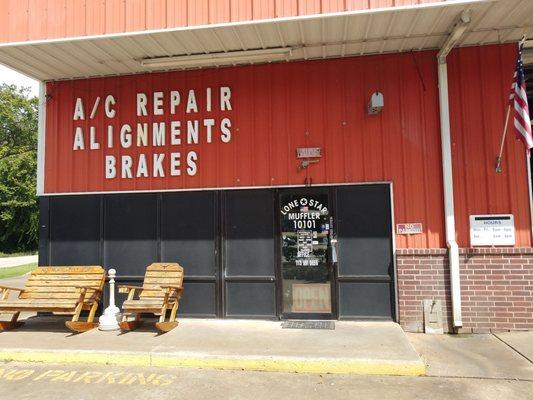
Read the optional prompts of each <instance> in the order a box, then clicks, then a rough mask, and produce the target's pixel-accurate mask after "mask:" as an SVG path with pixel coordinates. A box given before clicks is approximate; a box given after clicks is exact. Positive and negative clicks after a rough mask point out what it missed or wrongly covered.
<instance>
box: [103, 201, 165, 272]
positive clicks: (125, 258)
mask: <svg viewBox="0 0 533 400" xmlns="http://www.w3.org/2000/svg"><path fill="white" fill-rule="evenodd" d="M104 199H105V232H104V237H105V242H104V263H105V265H106V267H107V268H116V269H117V273H118V274H119V275H128V276H131V275H140V276H144V273H145V270H146V267H147V266H148V265H149V264H151V263H153V262H157V261H158V245H157V240H158V238H157V236H158V230H157V222H158V221H157V195H148V194H135V195H109V196H105V197H104Z"/></svg>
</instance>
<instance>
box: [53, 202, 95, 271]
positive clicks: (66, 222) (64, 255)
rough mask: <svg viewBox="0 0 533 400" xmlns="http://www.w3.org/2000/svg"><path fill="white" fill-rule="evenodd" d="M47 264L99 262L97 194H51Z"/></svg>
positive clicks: (87, 263) (89, 263)
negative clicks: (48, 256) (61, 195)
mask: <svg viewBox="0 0 533 400" xmlns="http://www.w3.org/2000/svg"><path fill="white" fill-rule="evenodd" d="M49 202H50V206H49V207H50V211H49V212H50V227H49V228H50V243H49V246H50V248H49V252H50V259H49V260H48V264H50V265H99V264H100V263H101V258H100V207H101V202H100V197H99V196H65V197H51V198H50V199H49Z"/></svg>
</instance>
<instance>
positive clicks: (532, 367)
mask: <svg viewBox="0 0 533 400" xmlns="http://www.w3.org/2000/svg"><path fill="white" fill-rule="evenodd" d="M497 335H498V336H496V335H495V334H469V335H426V334H422V333H408V334H407V337H408V338H409V341H410V342H411V343H412V344H413V346H414V347H415V349H416V350H417V351H418V353H419V354H420V355H421V356H422V358H423V359H424V361H425V362H426V375H427V376H434V377H446V378H475V379H508V380H526V381H531V382H533V362H531V360H528V359H527V358H526V357H524V355H523V354H524V353H528V352H533V331H530V332H508V333H501V334H497ZM511 344H513V345H514V346H511ZM532 398H533V397H532Z"/></svg>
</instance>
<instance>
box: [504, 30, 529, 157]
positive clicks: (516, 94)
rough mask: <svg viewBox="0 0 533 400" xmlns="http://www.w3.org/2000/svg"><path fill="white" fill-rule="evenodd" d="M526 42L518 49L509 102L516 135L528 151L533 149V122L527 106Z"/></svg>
mask: <svg viewBox="0 0 533 400" xmlns="http://www.w3.org/2000/svg"><path fill="white" fill-rule="evenodd" d="M523 47H524V40H522V42H521V43H520V45H519V47H518V60H517V61H516V70H515V72H514V79H513V84H512V86H511V96H510V97H509V102H510V105H511V108H512V109H513V120H514V128H515V135H516V138H517V139H520V140H521V141H522V142H523V143H524V145H525V146H526V149H527V151H528V152H529V151H530V149H532V148H533V135H532V133H531V120H530V117H529V108H528V104H527V94H526V80H525V76H524V62H523V60H522V49H523Z"/></svg>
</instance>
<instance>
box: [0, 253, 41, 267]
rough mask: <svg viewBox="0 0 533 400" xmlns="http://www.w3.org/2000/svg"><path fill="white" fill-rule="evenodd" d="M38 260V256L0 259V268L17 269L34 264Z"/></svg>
mask: <svg viewBox="0 0 533 400" xmlns="http://www.w3.org/2000/svg"><path fill="white" fill-rule="evenodd" d="M38 259H39V256H38V255H33V256H20V257H0V268H10V267H18V266H19V265H26V264H31V263H36V262H37V261H38Z"/></svg>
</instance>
